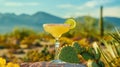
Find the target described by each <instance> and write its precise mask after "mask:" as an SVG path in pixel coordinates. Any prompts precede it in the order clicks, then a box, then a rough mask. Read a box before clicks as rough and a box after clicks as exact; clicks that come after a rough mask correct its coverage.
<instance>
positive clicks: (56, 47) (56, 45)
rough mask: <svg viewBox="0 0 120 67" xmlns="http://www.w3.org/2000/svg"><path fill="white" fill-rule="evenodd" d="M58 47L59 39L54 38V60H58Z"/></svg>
mask: <svg viewBox="0 0 120 67" xmlns="http://www.w3.org/2000/svg"><path fill="white" fill-rule="evenodd" d="M59 46H60V42H59V38H56V42H55V60H59V56H58V54H59Z"/></svg>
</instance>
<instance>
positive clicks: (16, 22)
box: [0, 12, 120, 33]
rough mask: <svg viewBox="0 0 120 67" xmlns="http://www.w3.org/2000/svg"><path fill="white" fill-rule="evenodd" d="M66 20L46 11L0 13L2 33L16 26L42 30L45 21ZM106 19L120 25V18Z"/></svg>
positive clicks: (57, 21)
mask: <svg viewBox="0 0 120 67" xmlns="http://www.w3.org/2000/svg"><path fill="white" fill-rule="evenodd" d="M96 19H98V18H96ZM64 21H65V19H64V18H60V17H57V16H54V15H52V14H49V13H46V12H37V13H35V14H33V15H28V14H20V15H16V14H14V13H5V14H2V13H0V33H6V32H11V31H12V30H13V29H14V28H15V27H18V28H23V27H24V28H30V29H33V30H35V31H42V30H43V28H42V25H43V24H45V23H63V22H64ZM79 21H84V17H79ZM104 21H105V22H107V23H109V24H113V25H115V26H117V27H120V18H116V17H104Z"/></svg>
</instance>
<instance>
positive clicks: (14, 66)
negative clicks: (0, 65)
mask: <svg viewBox="0 0 120 67" xmlns="http://www.w3.org/2000/svg"><path fill="white" fill-rule="evenodd" d="M6 67H20V66H19V65H18V64H15V63H12V62H9V63H8V64H7V66H6Z"/></svg>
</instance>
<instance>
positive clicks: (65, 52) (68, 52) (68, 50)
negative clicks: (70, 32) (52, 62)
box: [59, 46, 80, 63]
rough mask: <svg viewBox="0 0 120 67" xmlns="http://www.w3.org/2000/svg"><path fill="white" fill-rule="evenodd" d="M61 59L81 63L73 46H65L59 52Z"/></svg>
mask: <svg viewBox="0 0 120 67" xmlns="http://www.w3.org/2000/svg"><path fill="white" fill-rule="evenodd" d="M59 59H61V60H62V61H65V62H69V63H79V62H80V61H79V58H78V56H77V52H76V50H75V48H74V47H72V46H64V47H62V49H61V52H60V54H59Z"/></svg>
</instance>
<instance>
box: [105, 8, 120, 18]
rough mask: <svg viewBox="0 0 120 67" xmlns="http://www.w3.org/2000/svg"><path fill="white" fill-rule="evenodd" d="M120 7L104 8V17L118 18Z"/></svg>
mask: <svg viewBox="0 0 120 67" xmlns="http://www.w3.org/2000/svg"><path fill="white" fill-rule="evenodd" d="M119 8H120V6H117V7H107V8H104V11H103V15H104V16H112V17H120V9H119Z"/></svg>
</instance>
